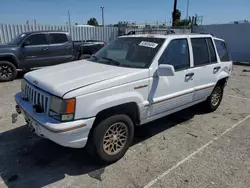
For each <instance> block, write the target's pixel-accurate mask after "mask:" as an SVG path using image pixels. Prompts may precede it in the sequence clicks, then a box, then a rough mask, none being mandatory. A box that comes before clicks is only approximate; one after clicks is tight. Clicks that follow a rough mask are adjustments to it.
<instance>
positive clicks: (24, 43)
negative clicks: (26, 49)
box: [22, 40, 30, 46]
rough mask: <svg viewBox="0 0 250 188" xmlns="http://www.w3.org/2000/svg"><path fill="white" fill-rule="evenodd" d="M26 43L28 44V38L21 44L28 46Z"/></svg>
mask: <svg viewBox="0 0 250 188" xmlns="http://www.w3.org/2000/svg"><path fill="white" fill-rule="evenodd" d="M28 45H30V41H28V40H26V41H24V42H23V44H22V46H28Z"/></svg>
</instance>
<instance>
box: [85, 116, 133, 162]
mask: <svg viewBox="0 0 250 188" xmlns="http://www.w3.org/2000/svg"><path fill="white" fill-rule="evenodd" d="M118 128H120V129H118ZM119 130H120V133H121V134H120V135H121V136H119ZM112 131H114V132H116V131H117V132H116V133H115V134H113V133H111V132H112ZM122 133H124V134H122ZM108 137H109V138H108ZM104 138H106V139H105V141H104ZM107 138H108V139H107ZM133 138H134V124H133V122H132V120H131V119H130V118H129V117H128V116H127V115H123V114H121V115H114V116H111V117H109V118H107V119H104V120H103V121H101V122H100V123H99V124H98V125H97V126H96V127H95V128H94V129H93V131H92V133H91V135H90V138H89V141H90V142H88V146H87V148H88V151H89V152H91V155H92V156H93V157H95V158H96V159H97V160H98V161H99V162H101V163H106V164H109V163H113V162H115V161H118V160H119V159H121V158H122V157H123V156H124V154H125V153H126V151H127V150H128V148H129V146H130V145H131V143H132V141H133ZM123 141H124V142H123ZM112 142H113V143H112ZM105 146H106V147H105ZM108 146H109V147H108ZM118 146H119V148H118ZM112 148H113V152H112ZM115 149H116V151H115Z"/></svg>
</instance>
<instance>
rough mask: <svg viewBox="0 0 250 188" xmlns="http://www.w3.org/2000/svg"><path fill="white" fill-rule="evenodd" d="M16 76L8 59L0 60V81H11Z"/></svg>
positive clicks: (14, 69) (14, 68)
mask: <svg viewBox="0 0 250 188" xmlns="http://www.w3.org/2000/svg"><path fill="white" fill-rule="evenodd" d="M16 76H17V70H16V67H15V65H13V64H12V63H11V62H8V61H0V81H1V82H5V81H11V80H14V79H15V78H16Z"/></svg>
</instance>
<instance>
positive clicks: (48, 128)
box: [15, 92, 95, 148]
mask: <svg viewBox="0 0 250 188" xmlns="http://www.w3.org/2000/svg"><path fill="white" fill-rule="evenodd" d="M22 97H23V93H22V92H20V93H17V94H16V95H15V100H16V103H17V105H18V106H19V107H20V109H21V112H22V114H23V115H24V117H25V119H26V120H27V121H28V122H29V123H28V124H29V126H30V127H32V129H33V130H34V132H35V133H36V134H37V135H38V136H42V137H45V138H47V139H49V140H52V141H53V142H56V143H57V144H59V145H62V146H65V147H71V148H83V147H84V146H85V145H86V143H87V140H88V135H89V132H90V129H91V127H92V125H93V123H94V120H95V118H89V119H82V120H76V121H70V122H63V123H62V122H59V121H57V120H55V119H53V118H51V117H49V116H47V115H46V114H44V113H36V112H34V111H33V106H32V104H31V103H30V102H28V101H25V100H23V98H22Z"/></svg>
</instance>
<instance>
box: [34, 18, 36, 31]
mask: <svg viewBox="0 0 250 188" xmlns="http://www.w3.org/2000/svg"><path fill="white" fill-rule="evenodd" d="M34 26H35V29H36V19H34Z"/></svg>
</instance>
